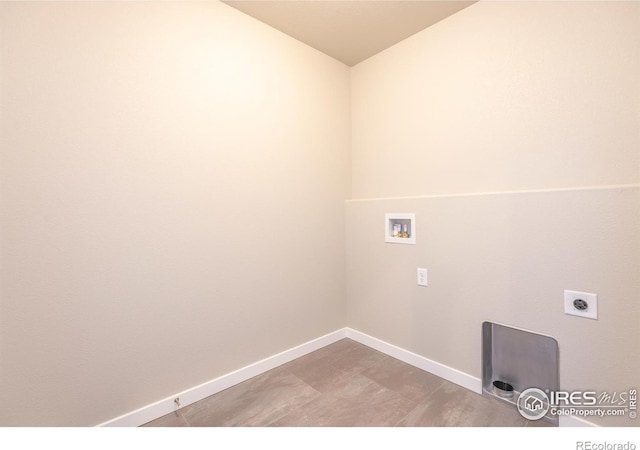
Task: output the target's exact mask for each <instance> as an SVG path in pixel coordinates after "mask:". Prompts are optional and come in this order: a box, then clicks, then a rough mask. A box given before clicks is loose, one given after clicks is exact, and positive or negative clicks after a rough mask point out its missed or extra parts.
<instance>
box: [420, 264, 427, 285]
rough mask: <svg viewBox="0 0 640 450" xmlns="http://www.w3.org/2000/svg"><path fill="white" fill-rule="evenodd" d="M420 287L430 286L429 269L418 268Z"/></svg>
mask: <svg viewBox="0 0 640 450" xmlns="http://www.w3.org/2000/svg"><path fill="white" fill-rule="evenodd" d="M418 286H428V280H427V269H421V268H419V267H418Z"/></svg>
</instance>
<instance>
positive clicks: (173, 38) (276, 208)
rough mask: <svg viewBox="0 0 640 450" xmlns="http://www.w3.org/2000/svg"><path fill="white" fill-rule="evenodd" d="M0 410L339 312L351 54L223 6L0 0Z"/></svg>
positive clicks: (253, 341)
mask: <svg viewBox="0 0 640 450" xmlns="http://www.w3.org/2000/svg"><path fill="white" fill-rule="evenodd" d="M0 30H1V31H0V32H1V33H2V34H1V36H0V83H1V84H0V95H1V98H0V114H1V116H0V136H1V139H2V140H1V144H0V145H1V156H0V157H1V161H0V171H1V172H0V180H1V183H2V184H1V186H0V188H1V191H0V192H1V204H0V223H1V227H2V228H1V234H0V239H1V240H0V245H1V258H2V259H1V260H0V264H1V272H0V276H1V278H0V281H1V291H0V294H1V296H0V299H1V300H0V301H1V303H0V386H2V388H1V390H0V398H1V399H2V401H1V403H2V404H3V405H5V406H6V407H3V408H2V411H1V412H0V424H1V425H3V426H7V425H95V424H98V423H100V422H102V421H105V420H108V419H111V418H113V417H116V416H118V415H120V414H123V413H126V412H129V411H132V410H134V409H137V408H139V407H142V406H144V405H147V404H149V403H151V402H155V401H157V400H159V399H161V398H164V397H166V396H168V395H171V394H172V393H175V392H179V391H180V390H182V389H186V388H190V387H193V386H195V385H197V384H199V383H202V382H204V381H207V380H210V379H212V378H215V377H217V376H219V375H222V374H225V373H227V372H230V371H232V370H235V369H238V368H240V367H242V366H244V365H247V364H249V363H253V362H255V361H257V360H259V359H262V358H264V357H266V356H270V355H273V354H275V353H278V352H280V351H282V350H285V349H287V348H290V347H293V346H295V345H298V344H300V343H302V342H305V341H308V340H310V339H313V338H316V337H318V336H320V335H323V334H326V333H328V332H330V331H333V330H335V329H337V328H340V327H343V326H345V270H344V242H345V239H344V203H343V200H344V199H345V198H347V197H348V196H349V192H348V189H349V170H350V169H349V145H350V128H349V127H350V125H349V71H348V68H347V67H346V66H344V65H342V64H341V63H338V62H336V61H335V60H333V59H331V58H329V57H327V56H325V55H323V54H321V53H319V52H317V51H315V50H312V49H310V48H309V47H307V46H305V45H303V44H301V43H298V42H296V41H294V40H293V39H291V38H288V37H286V36H284V35H283V34H281V33H279V32H276V31H275V30H273V29H272V28H269V27H267V26H265V25H263V24H261V23H259V22H257V21H255V20H253V19H251V18H249V17H247V16H245V15H243V14H242V13H240V12H238V11H236V10H234V9H232V8H230V7H228V6H226V5H223V4H217V3H214V2H203V3H194V4H192V3H189V4H185V3H148V2H142V3H140V2H126V3H124V2H114V3H95V2H88V3H60V2H51V3H48V2H47V3H20V2H15V3H2V4H0Z"/></svg>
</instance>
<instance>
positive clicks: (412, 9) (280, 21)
mask: <svg viewBox="0 0 640 450" xmlns="http://www.w3.org/2000/svg"><path fill="white" fill-rule="evenodd" d="M223 1H224V3H226V4H228V5H229V6H232V7H233V8H236V9H238V10H240V11H242V12H244V13H246V14H248V15H250V16H252V17H254V18H256V19H258V20H260V21H261V22H264V23H266V24H267V25H270V26H272V27H274V28H276V29H278V30H280V31H282V32H283V33H286V34H288V35H289V36H291V37H293V38H295V39H297V40H299V41H302V42H304V43H305V44H307V45H310V46H311V47H314V48H316V49H318V50H320V51H321V52H323V53H326V54H327V55H329V56H331V57H333V58H335V59H337V60H339V61H342V62H343V63H345V64H347V65H349V66H353V65H355V64H358V63H359V62H360V61H363V60H365V59H367V58H368V57H370V56H373V55H375V54H376V53H378V52H380V51H382V50H384V49H385V48H388V47H390V46H392V45H394V44H396V43H397V42H400V41H401V40H403V39H406V38H407V37H409V36H411V35H412V34H415V33H417V32H418V31H420V30H423V29H425V28H427V27H428V26H430V25H433V24H434V23H436V22H438V21H440V20H442V19H444V18H445V17H448V16H450V15H451V14H454V13H456V12H458V11H460V10H461V9H463V8H466V7H467V6H469V5H471V4H473V3H475V2H474V1H451V0H449V1H431V0H410V1H406V0H373V1H372V0H344V1H343V0H340V1H337V0H288V1H275V0H258V1H256V0H253V1H251V0H227V1H225V0H223Z"/></svg>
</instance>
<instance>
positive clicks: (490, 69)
mask: <svg viewBox="0 0 640 450" xmlns="http://www.w3.org/2000/svg"><path fill="white" fill-rule="evenodd" d="M639 16H640V5H639V4H638V3H636V2H619V3H618V2H479V3H478V4H474V5H471V6H469V7H468V8H465V9H463V10H462V11H460V12H458V13H456V14H454V15H453V16H451V17H448V18H447V19H445V20H443V21H442V22H440V23H437V24H435V25H433V26H432V27H430V28H428V29H426V30H425V31H423V32H420V33H418V34H416V35H414V36H412V37H410V38H408V39H406V40H404V41H402V42H400V43H399V44H397V45H395V46H393V47H391V48H389V49H387V50H385V51H383V52H381V53H379V54H378V55H375V56H373V57H372V58H369V59H368V60H366V61H364V62H362V63H360V64H358V65H356V66H354V67H353V68H352V82H353V83H352V123H353V130H352V132H353V148H352V152H353V154H352V158H353V159H352V160H353V191H352V192H353V198H378V197H380V198H385V197H402V196H415V195H430V194H449V193H467V192H487V191H506V190H521V189H540V188H565V187H574V186H601V185H609V184H626V183H637V182H638V179H639V176H640V172H639V170H640V156H639V152H638V149H639V148H640V133H639V132H638V123H640V111H639V110H638V102H639V101H640V100H639V99H640V83H638V73H640V56H639V54H640V51H639V49H640V43H639V39H640V38H639V31H638V30H639V29H640V26H639V23H640V17H639Z"/></svg>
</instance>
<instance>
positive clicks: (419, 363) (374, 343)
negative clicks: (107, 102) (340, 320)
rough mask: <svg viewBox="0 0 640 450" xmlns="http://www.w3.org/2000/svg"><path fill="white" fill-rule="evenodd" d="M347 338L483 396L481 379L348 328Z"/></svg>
mask: <svg viewBox="0 0 640 450" xmlns="http://www.w3.org/2000/svg"><path fill="white" fill-rule="evenodd" d="M347 337H348V338H349V339H353V340H354V341H356V342H360V343H361V344H364V345H366V346H367V347H371V348H373V349H375V350H378V351H379V352H382V353H385V354H387V355H389V356H392V357H393V358H396V359H399V360H400V361H403V362H406V363H407V364H410V365H412V366H414V367H417V368H418V369H422V370H424V371H427V372H429V373H432V374H434V375H437V376H439V377H440V378H444V379H445V380H447V381H451V382H452V383H455V384H457V385H459V386H462V387H464V388H467V389H469V390H470V391H473V392H475V393H476V394H482V380H480V378H476V377H474V376H471V375H469V374H468V373H464V372H461V371H459V370H458V369H454V368H452V367H449V366H445V365H444V364H441V363H439V362H436V361H433V360H431V359H428V358H425V357H424V356H420V355H417V354H415V353H412V352H410V351H409V350H405V349H403V348H400V347H397V346H395V345H393V344H389V343H388V342H385V341H381V340H380V339H378V338H374V337H372V336H369V335H367V334H364V333H361V332H360V331H356V330H353V329H351V328H347Z"/></svg>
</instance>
